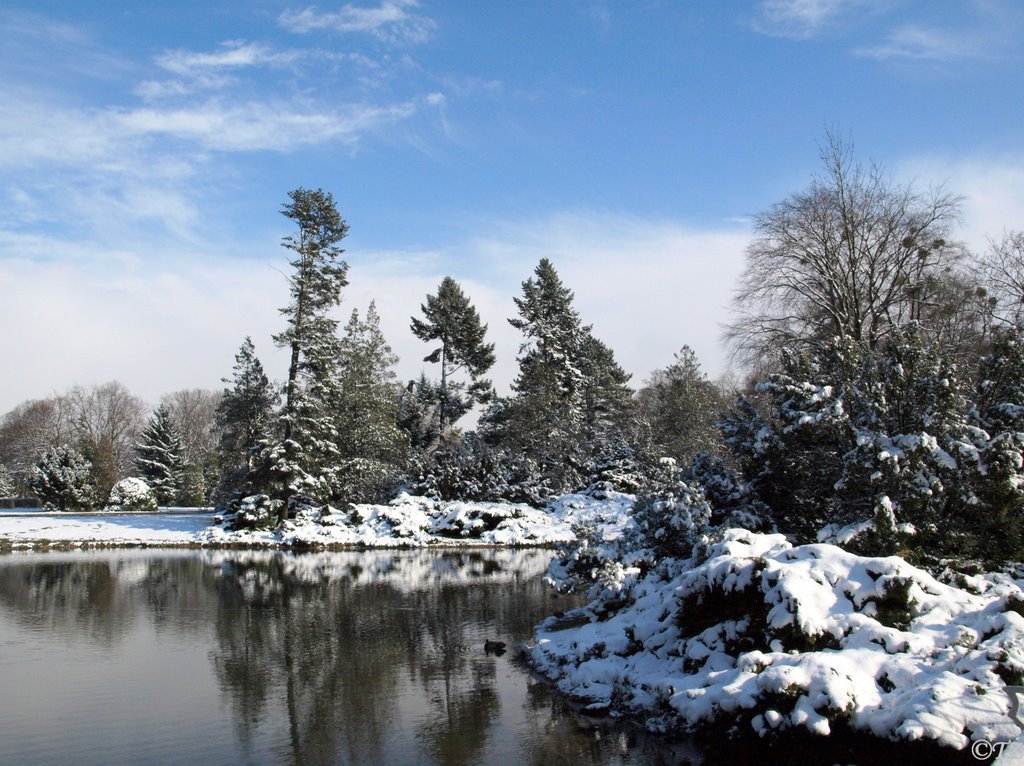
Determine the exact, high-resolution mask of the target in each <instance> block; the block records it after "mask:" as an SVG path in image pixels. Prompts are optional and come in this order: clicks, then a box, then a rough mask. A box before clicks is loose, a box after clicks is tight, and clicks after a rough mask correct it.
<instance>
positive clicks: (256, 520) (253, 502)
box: [225, 495, 282, 529]
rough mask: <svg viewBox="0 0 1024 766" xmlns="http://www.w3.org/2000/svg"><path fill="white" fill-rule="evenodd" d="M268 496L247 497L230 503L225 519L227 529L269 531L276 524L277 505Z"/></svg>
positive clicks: (278, 501) (275, 501)
mask: <svg viewBox="0 0 1024 766" xmlns="http://www.w3.org/2000/svg"><path fill="white" fill-rule="evenodd" d="M281 502H282V501H281V500H273V499H271V498H270V497H269V496H268V495H249V496H248V497H243V498H239V499H237V500H234V501H232V503H231V504H230V505H229V506H228V513H229V514H230V515H228V516H226V517H225V521H226V523H227V527H228V529H270V528H272V527H273V526H274V525H275V524H276V523H277V517H278V513H279V505H278V504H279V503H281Z"/></svg>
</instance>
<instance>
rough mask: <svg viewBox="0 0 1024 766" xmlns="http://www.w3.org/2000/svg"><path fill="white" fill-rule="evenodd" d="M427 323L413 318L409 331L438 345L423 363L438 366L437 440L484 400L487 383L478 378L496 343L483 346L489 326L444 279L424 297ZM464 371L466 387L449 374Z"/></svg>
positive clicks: (452, 283)
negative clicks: (481, 321) (467, 382)
mask: <svg viewBox="0 0 1024 766" xmlns="http://www.w3.org/2000/svg"><path fill="white" fill-rule="evenodd" d="M420 309H421V311H422V312H423V316H424V318H425V321H423V320H420V319H417V318H415V317H413V318H412V332H413V335H415V336H416V337H417V338H419V339H420V340H422V341H424V342H427V343H431V342H434V341H437V342H439V343H440V345H439V346H438V347H437V348H435V349H434V350H433V351H431V352H430V354H428V355H427V356H426V357H425V358H424V360H423V361H425V362H431V363H433V364H440V365H441V369H440V371H441V384H440V386H439V387H438V390H437V427H438V433H437V435H436V438H437V439H440V438H441V436H442V435H443V434H444V433H445V431H446V430H447V429H448V428H449V427H450V426H451V425H452V424H453V423H454V422H455V421H456V420H458V419H459V418H460V417H461V416H462V415H464V414H465V413H466V412H468V411H469V409H470V408H471V407H472V406H473V405H474V404H475V403H477V402H483V401H486V400H487V399H488V398H489V396H490V392H491V383H490V381H488V380H484V379H482V378H481V376H482V375H483V374H484V373H486V372H487V371H488V370H489V369H490V368H491V367H492V366H493V365H494V344H493V343H484V337H485V336H486V334H487V325H485V324H481V323H480V315H479V314H478V313H477V310H476V309H475V308H474V307H473V305H472V304H471V303H470V302H469V298H467V297H466V295H465V294H464V293H463V292H462V288H461V287H460V286H459V283H458V282H456V281H455V280H454V279H452V278H451V277H445V278H444V279H443V280H442V281H441V284H440V285H439V286H438V288H437V295H428V296H427V302H426V303H425V304H423V305H421V306H420ZM458 372H464V373H466V374H467V375H468V376H469V384H468V387H467V384H466V383H464V382H456V381H453V380H452V379H451V377H452V375H455V374H456V373H458Z"/></svg>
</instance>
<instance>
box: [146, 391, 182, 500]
mask: <svg viewBox="0 0 1024 766" xmlns="http://www.w3.org/2000/svg"><path fill="white" fill-rule="evenodd" d="M183 453H184V447H183V446H182V443H181V437H179V436H178V431H177V429H176V428H175V426H174V422H173V421H172V420H171V413H170V411H169V410H168V409H167V408H166V407H165V406H163V405H161V406H160V407H158V408H157V410H156V412H154V413H153V415H152V417H150V419H149V422H148V423H146V427H145V429H143V431H142V436H141V440H140V441H139V443H138V444H137V445H136V446H135V455H136V457H135V468H136V469H137V470H138V472H139V476H141V477H142V478H143V479H145V481H146V483H147V484H148V485H149V486H150V487H151V488H152V490H153V494H154V495H155V496H156V500H157V502H158V503H159V504H160V505H171V504H173V503H175V502H177V500H178V494H179V492H180V490H181V478H182V472H183V471H184V468H185V460H184V454H183Z"/></svg>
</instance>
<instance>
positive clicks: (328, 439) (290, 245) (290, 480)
mask: <svg viewBox="0 0 1024 766" xmlns="http://www.w3.org/2000/svg"><path fill="white" fill-rule="evenodd" d="M288 196H289V197H290V199H291V203H290V204H287V205H285V206H284V209H283V210H282V213H283V214H284V215H285V216H286V217H287V218H290V219H292V220H293V221H295V222H296V223H297V224H298V227H299V231H298V234H297V235H295V236H287V237H285V238H284V241H283V245H284V247H285V248H287V249H288V250H291V251H292V252H293V253H294V258H292V259H291V260H290V261H289V264H290V265H291V267H292V269H293V270H294V271H293V273H292V275H291V277H289V282H290V284H291V302H290V303H289V305H288V306H286V307H285V308H283V309H281V313H282V314H284V316H285V317H287V320H288V326H287V328H286V329H285V330H284V331H283V332H281V333H279V334H277V335H275V336H274V342H275V343H277V344H278V345H279V346H282V347H285V348H288V349H289V351H290V361H289V365H288V380H287V383H286V384H285V405H284V415H283V417H282V422H283V431H284V433H283V439H282V441H281V442H280V443H278V444H269V445H267V447H266V448H265V449H264V450H263V452H262V453H261V455H260V460H259V464H258V465H257V466H256V467H255V468H254V471H253V472H252V475H251V477H250V481H249V482H248V485H249V487H250V488H251V489H254V490H259V491H260V492H261V493H263V494H267V495H268V496H269V500H268V502H269V503H270V505H272V506H273V509H274V512H275V513H276V514H277V523H278V524H283V523H284V521H285V519H286V518H287V517H288V514H289V512H290V511H289V509H290V508H291V509H294V507H295V506H296V504H297V503H299V502H307V501H309V502H313V503H317V502H322V501H325V500H327V499H328V497H329V480H328V479H329V477H325V476H324V475H323V468H324V467H325V466H326V465H328V464H329V463H330V461H331V460H332V459H333V458H334V456H335V455H334V451H333V450H332V449H331V446H332V445H333V443H334V441H335V437H336V433H337V431H336V428H335V426H334V424H333V422H332V420H331V412H330V406H329V401H330V399H331V397H332V390H333V383H332V376H333V374H334V371H335V367H336V364H337V359H338V352H339V345H338V337H337V327H338V323H337V321H336V320H335V319H333V318H331V316H330V310H331V309H332V308H334V307H335V306H337V305H338V304H339V303H340V301H341V289H342V288H343V287H344V286H345V285H347V284H348V279H347V273H348V265H347V264H346V263H345V262H344V261H343V260H341V254H342V252H343V250H342V249H341V248H340V247H338V243H339V242H340V241H341V240H342V239H344V237H345V235H346V234H347V233H348V224H346V223H345V221H344V220H343V219H342V218H341V216H340V215H339V213H338V210H337V207H336V206H335V204H334V198H333V197H332V196H331V194H329V193H325V192H324V191H323V190H322V189H317V190H315V191H312V190H308V189H295V190H294V191H291V192H289V193H288ZM303 381H305V384H304V385H303ZM274 461H277V462H274Z"/></svg>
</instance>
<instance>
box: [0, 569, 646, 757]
mask: <svg viewBox="0 0 1024 766" xmlns="http://www.w3.org/2000/svg"><path fill="white" fill-rule="evenodd" d="M165 554H166V555H165ZM549 558H550V554H549V552H546V551H535V550H534V551H530V550H526V551H493V550H478V551H477V550H471V551H466V550H460V551H455V552H448V553H445V552H436V551H362V552H354V551H353V552H345V553H315V554H313V553H311V554H302V555H293V554H286V553H279V552H259V551H204V552H177V553H174V554H171V553H168V552H161V553H154V554H147V553H140V552H96V553H93V554H86V553H79V554H42V555H32V556H12V557H0V627H2V621H3V618H5V617H6V615H8V614H9V615H11V616H13V618H14V622H15V623H17V624H18V625H21V626H23V627H24V628H26V629H28V630H40V629H45V630H46V631H47V632H51V633H55V634H58V635H60V636H61V637H62V640H63V641H65V642H66V643H70V644H73V643H75V642H76V641H79V640H82V639H83V638H84V640H85V641H86V642H89V643H100V644H107V645H112V644H116V643H117V642H124V643H125V644H127V643H128V642H129V641H132V642H135V643H133V644H132V646H133V647H136V646H137V645H138V642H140V641H142V640H143V639H142V637H141V636H142V631H134V632H133V629H132V626H133V625H135V626H138V625H139V624H142V623H146V622H147V621H148V623H149V624H150V625H153V626H155V630H156V633H157V634H158V635H159V636H162V637H163V638H164V639H167V638H171V639H173V640H174V641H175V642H177V641H182V642H190V643H191V644H197V643H199V644H200V645H205V646H208V650H207V656H208V662H207V664H206V666H205V668H199V667H197V668H196V669H195V671H194V672H195V673H206V674H209V673H210V669H211V667H212V671H213V677H214V678H215V679H216V682H217V684H218V686H219V688H220V690H221V695H222V697H223V698H224V700H225V701H226V703H227V704H226V706H225V709H224V714H223V719H224V724H223V725H222V726H221V727H219V729H218V728H217V727H216V726H209V725H208V727H207V728H209V729H212V730H214V731H219V730H223V731H224V737H225V739H226V740H228V741H226V742H224V743H221V744H220V745H218V748H219V749H220V751H224V749H225V748H227V749H228V751H229V752H230V751H234V752H235V754H236V756H237V757H236V758H235V760H240V761H244V762H247V763H287V764H311V765H316V764H335V763H359V764H377V763H380V764H384V763H387V764H403V763H407V764H419V763H430V762H432V763H437V764H452V765H453V766H463V765H464V764H479V763H499V762H500V763H532V764H538V765H539V764H558V763H572V764H578V763H593V764H607V763H635V762H639V761H636V760H634V756H632V755H630V753H632V752H633V751H632V750H630V749H629V748H627V742H626V739H625V738H624V737H622V736H621V735H619V734H614V733H613V734H609V735H608V736H604V737H603V738H600V739H599V738H597V737H596V736H595V732H594V731H593V730H591V729H590V728H588V727H587V726H584V725H581V724H580V719H579V718H578V717H577V716H576V715H575V714H574V713H572V711H571V709H570V708H569V707H568V706H567V705H565V703H564V702H562V701H561V700H560V699H559V698H558V697H557V695H553V694H552V693H551V691H550V690H549V689H548V687H547V686H546V685H544V684H542V683H540V682H538V681H536V680H533V679H531V678H530V676H529V674H528V672H527V671H526V669H525V668H523V667H521V666H519V665H517V664H516V663H515V661H514V660H513V657H512V654H514V653H509V654H506V655H505V656H503V657H496V656H493V655H488V654H485V653H484V649H483V645H484V641H485V640H487V639H494V640H500V641H505V642H507V643H508V644H509V646H513V645H514V644H515V643H516V642H519V641H524V640H526V639H528V638H529V637H530V635H531V632H532V628H533V626H534V625H535V624H536V623H537V622H539V621H540V620H541V619H543V617H545V616H546V615H547V614H549V613H550V612H551V611H553V610H554V609H556V608H565V606H566V605H565V604H564V603H563V602H557V601H552V597H551V593H550V592H549V591H548V589H547V588H546V587H545V586H544V585H543V583H542V582H541V579H540V575H541V574H542V573H543V571H544V569H545V567H546V565H547V561H548V559H549ZM156 651H157V650H156V648H154V653H155V652H156ZM153 661H154V662H159V657H155V658H154V660H153ZM190 672H192V671H190ZM187 686H188V685H187V684H183V689H184V688H186V687H187ZM163 691H165V693H166V694H169V695H174V694H176V693H182V694H185V691H183V690H178V689H173V688H172V689H166V690H163ZM124 704H126V705H130V704H131V700H130V699H126V700H125V701H124ZM180 704H181V705H182V706H184V707H185V708H186V709H187V706H188V705H189V700H188V699H187V698H186V699H182V700H181V703H180ZM110 715H111V717H112V718H116V716H117V711H115V710H111V711H110ZM229 722H230V723H229ZM206 723H207V724H209V722H206ZM3 734H4V732H3V730H2V727H0V737H2V735H3ZM212 746H213V745H212V743H211V747H212ZM642 762H648V759H647V758H646V757H645V758H644V760H643V761H642Z"/></svg>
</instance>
